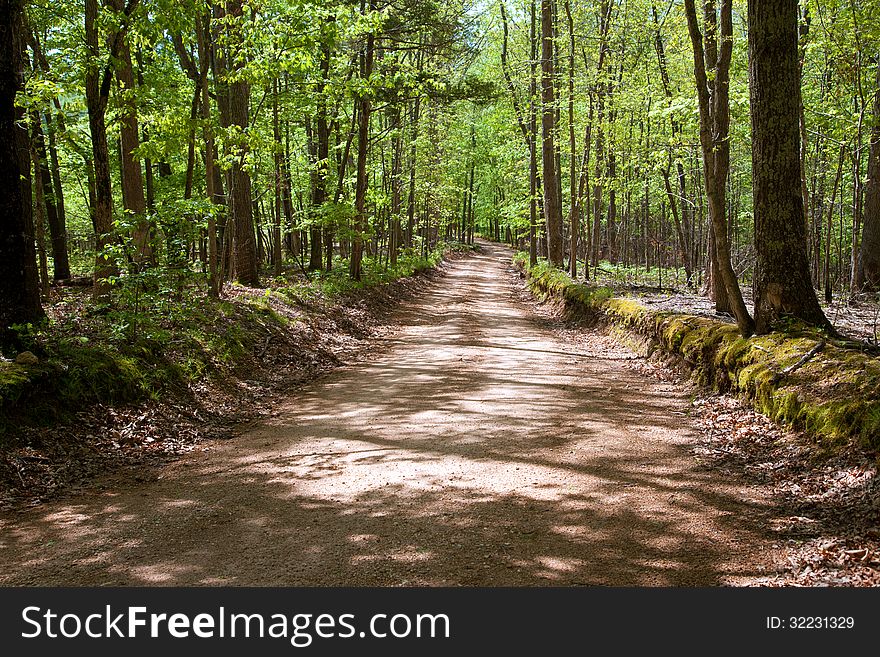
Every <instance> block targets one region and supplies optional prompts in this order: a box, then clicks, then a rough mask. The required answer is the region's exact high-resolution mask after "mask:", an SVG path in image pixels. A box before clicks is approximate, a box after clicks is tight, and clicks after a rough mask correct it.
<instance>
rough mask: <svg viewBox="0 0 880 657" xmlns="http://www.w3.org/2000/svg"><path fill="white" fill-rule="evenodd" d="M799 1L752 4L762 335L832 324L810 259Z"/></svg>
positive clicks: (759, 322) (758, 316)
mask: <svg viewBox="0 0 880 657" xmlns="http://www.w3.org/2000/svg"><path fill="white" fill-rule="evenodd" d="M797 7H798V3H797V0H749V3H748V27H749V90H750V101H751V117H752V168H753V174H752V175H753V181H752V186H753V200H754V229H755V250H756V255H757V262H756V272H755V328H756V330H757V332H758V333H767V332H769V331H770V330H772V328H773V326H774V325H775V324H776V323H778V322H779V321H780V320H781V319H783V318H784V317H786V316H788V317H794V318H797V319H801V320H803V321H805V322H808V323H810V324H815V325H818V326H822V327H828V328H830V324H829V322H828V320H827V318H826V317H825V315H824V313H823V312H822V309H821V308H820V307H819V301H818V299H817V298H816V292H815V290H814V289H813V286H812V283H811V280H810V270H809V264H808V262H807V252H806V221H805V216H804V198H803V195H802V190H801V172H800V167H801V158H800V139H801V137H800V102H801V86H800V76H799V73H798V71H799V66H798V10H797Z"/></svg>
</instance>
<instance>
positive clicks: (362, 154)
mask: <svg viewBox="0 0 880 657" xmlns="http://www.w3.org/2000/svg"><path fill="white" fill-rule="evenodd" d="M375 10H376V0H370V12H373V11H375ZM374 47H375V35H374V34H373V33H372V32H370V33H369V34H367V42H366V45H365V46H364V51H363V53H362V54H361V78H362V80H364V82H366V81H367V80H369V79H370V75H372V73H373V54H374V53H373V51H374ZM370 109H371V103H370V92H369V91H367V90H364V91H362V92H361V95H360V98H359V100H358V154H357V182H356V184H355V197H354V199H355V200H354V211H355V217H354V223H355V225H354V239H353V240H352V245H351V262H350V267H349V271H348V274H349V276H350V277H351V279H352V280H355V281H359V280H361V267H362V264H363V257H364V234H365V233H366V232H367V228H368V224H367V208H366V203H367V185H368V184H369V180H368V174H367V155H368V149H369V146H370Z"/></svg>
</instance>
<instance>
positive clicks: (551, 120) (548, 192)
mask: <svg viewBox="0 0 880 657" xmlns="http://www.w3.org/2000/svg"><path fill="white" fill-rule="evenodd" d="M553 60H554V57H553V0H541V160H542V171H543V174H544V175H543V178H544V217H545V219H546V222H547V258H548V260H550V262H551V264H553V265H554V266H556V267H562V266H563V250H564V245H563V240H562V205H561V203H560V199H559V180H558V175H559V171H558V170H557V168H556V146H555V139H556V92H555V89H554V81H555V75H556V74H555V71H554V69H555V67H554V61H553Z"/></svg>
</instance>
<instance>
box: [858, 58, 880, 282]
mask: <svg viewBox="0 0 880 657" xmlns="http://www.w3.org/2000/svg"><path fill="white" fill-rule="evenodd" d="M856 288H857V289H865V290H870V291H871V292H874V293H876V292H880V62H878V64H877V81H876V84H875V88H874V125H873V126H872V128H871V147H870V151H869V154H868V182H867V183H866V184H865V217H864V221H863V223H862V245H861V249H860V251H859V267H858V272H857V278H856Z"/></svg>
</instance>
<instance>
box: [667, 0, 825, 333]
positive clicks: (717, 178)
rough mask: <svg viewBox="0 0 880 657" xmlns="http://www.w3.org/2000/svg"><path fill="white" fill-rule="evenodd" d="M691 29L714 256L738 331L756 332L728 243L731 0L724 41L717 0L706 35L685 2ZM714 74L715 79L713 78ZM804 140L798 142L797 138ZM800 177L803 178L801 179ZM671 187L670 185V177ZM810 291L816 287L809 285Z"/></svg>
mask: <svg viewBox="0 0 880 657" xmlns="http://www.w3.org/2000/svg"><path fill="white" fill-rule="evenodd" d="M684 5H685V12H686V13H687V21H688V31H689V32H690V36H691V45H692V46H693V50H694V77H695V79H696V83H697V98H698V99H699V104H700V145H701V146H702V149H703V171H704V182H705V185H706V197H707V198H708V200H709V221H710V223H711V226H712V231H713V233H714V237H715V253H714V256H715V260H716V264H717V266H718V273H719V274H720V276H721V279H722V280H723V281H724V288H725V290H726V292H727V300H728V301H729V303H730V307H731V309H732V310H733V315H734V317H736V323H737V326H738V327H739V330H740V333H742V334H743V335H744V336H749V335H751V334H752V332H753V331H754V328H755V327H754V322H753V321H752V318H751V316H750V315H749V311H748V310H747V309H746V304H745V302H743V297H742V292H741V290H740V289H739V282H738V281H737V279H736V273H735V272H734V271H733V266H732V265H731V263H730V242H729V239H728V237H727V174H728V172H729V171H730V141H729V137H730V100H729V99H730V89H729V84H730V59H731V55H732V53H733V10H732V5H733V2H732V0H721V12H720V14H721V21H720V22H721V24H720V28H721V29H720V42H721V43H720V45H716V44H717V38H718V37H717V35H716V31H717V30H718V27H719V26H718V25H717V23H716V20H717V19H716V16H717V15H718V7H717V4H716V2H715V0H705V1H704V3H703V16H704V29H705V32H706V35H705V41H706V44H705V47H704V39H703V36H702V35H701V34H700V28H699V24H698V23H697V11H696V7H695V6H694V0H685V3H684ZM710 75H711V77H710ZM798 84H799V82H798ZM798 143H800V142H798ZM798 180H800V178H798ZM666 184H667V187H668V186H669V182H668V177H667V183H666ZM810 289H812V287H811V288H810Z"/></svg>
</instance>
